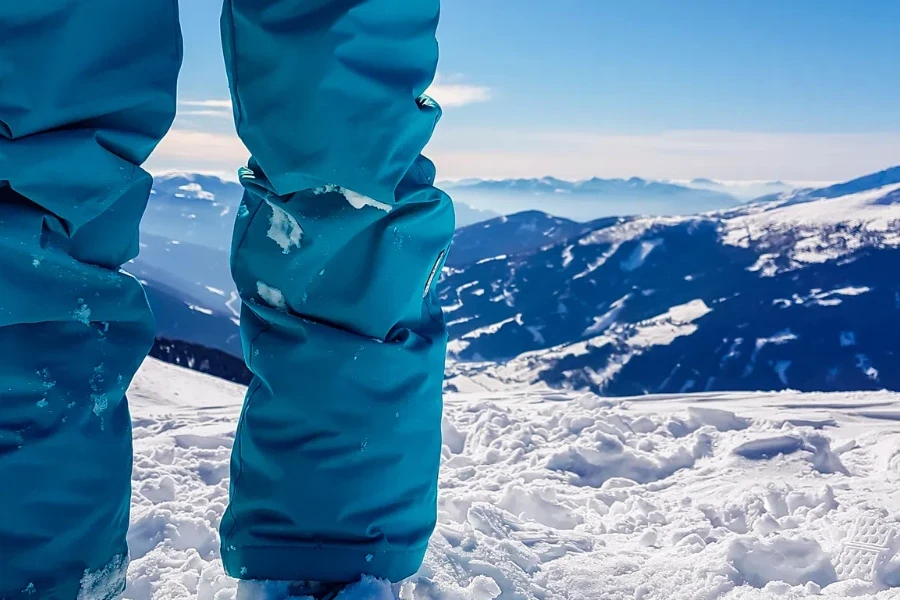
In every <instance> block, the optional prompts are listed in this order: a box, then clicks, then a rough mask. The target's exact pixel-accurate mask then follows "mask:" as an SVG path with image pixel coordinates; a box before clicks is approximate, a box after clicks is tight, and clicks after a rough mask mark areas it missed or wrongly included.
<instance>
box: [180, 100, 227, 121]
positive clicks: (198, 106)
mask: <svg viewBox="0 0 900 600" xmlns="http://www.w3.org/2000/svg"><path fill="white" fill-rule="evenodd" d="M183 107H184V108H183ZM233 114H234V113H233V112H232V110H231V100H227V99H226V100H182V101H180V102H179V103H178V115H179V116H186V117H211V118H214V119H231V118H232V117H233Z"/></svg>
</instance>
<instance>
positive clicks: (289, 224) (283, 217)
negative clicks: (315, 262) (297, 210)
mask: <svg viewBox="0 0 900 600" xmlns="http://www.w3.org/2000/svg"><path fill="white" fill-rule="evenodd" d="M268 204H269V207H270V208H271V209H272V215H271V216H270V217H269V231H268V233H267V235H268V236H269V239H270V240H272V241H273V242H275V243H276V244H278V246H279V247H280V248H281V252H282V253H283V254H287V253H289V252H290V251H291V247H296V248H299V247H300V240H301V238H302V237H303V228H302V227H300V224H299V223H298V222H297V219H295V218H294V217H293V216H291V215H290V214H288V213H287V211H285V210H284V209H283V208H281V207H279V206H275V205H274V204H272V203H271V202H270V203H268Z"/></svg>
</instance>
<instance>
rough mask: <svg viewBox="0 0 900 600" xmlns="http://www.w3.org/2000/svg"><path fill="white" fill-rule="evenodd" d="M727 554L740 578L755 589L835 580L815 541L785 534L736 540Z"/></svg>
mask: <svg viewBox="0 0 900 600" xmlns="http://www.w3.org/2000/svg"><path fill="white" fill-rule="evenodd" d="M728 557H729V560H730V561H731V563H732V564H733V565H734V567H735V569H736V570H737V572H738V574H739V575H740V576H741V577H742V578H743V580H744V581H746V582H747V583H748V584H749V585H752V586H753V587H756V588H765V587H766V586H767V585H768V584H769V583H772V582H781V583H786V584H788V586H801V585H805V584H806V583H809V582H813V583H815V584H816V585H817V586H819V587H820V588H821V587H824V586H827V585H829V584H831V583H834V582H835V581H837V574H836V573H835V570H834V565H832V564H831V560H830V557H829V556H828V555H827V554H826V553H825V552H824V551H823V550H822V547H821V546H820V545H819V544H818V542H816V541H815V540H808V539H802V538H800V539H794V538H790V537H786V536H775V537H774V538H773V539H771V540H760V539H758V538H750V539H737V540H735V541H734V542H732V544H731V548H730V549H729V553H728Z"/></svg>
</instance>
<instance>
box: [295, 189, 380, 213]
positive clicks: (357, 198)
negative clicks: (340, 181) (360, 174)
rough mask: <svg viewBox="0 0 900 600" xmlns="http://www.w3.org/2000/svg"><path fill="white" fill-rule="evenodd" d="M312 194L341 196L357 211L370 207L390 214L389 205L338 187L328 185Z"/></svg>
mask: <svg viewBox="0 0 900 600" xmlns="http://www.w3.org/2000/svg"><path fill="white" fill-rule="evenodd" d="M313 193H314V194H333V193H336V194H341V195H342V196H344V198H345V199H346V200H347V202H348V203H349V204H350V206H352V207H353V208H355V209H357V210H361V209H363V208H365V207H366V206H370V207H372V208H377V209H378V210H383V211H384V212H391V209H392V208H393V207H392V206H391V205H390V204H385V203H384V202H379V201H378V200H374V199H372V198H369V197H368V196H363V195H362V194H358V193H356V192H354V191H353V190H348V189H347V188H342V187H340V186H338V185H333V184H328V185H324V186H322V187H319V188H316V189H314V190H313Z"/></svg>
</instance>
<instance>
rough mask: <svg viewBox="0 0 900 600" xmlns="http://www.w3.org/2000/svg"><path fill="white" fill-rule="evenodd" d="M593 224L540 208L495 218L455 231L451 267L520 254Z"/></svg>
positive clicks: (566, 237)
mask: <svg viewBox="0 0 900 600" xmlns="http://www.w3.org/2000/svg"><path fill="white" fill-rule="evenodd" d="M590 229H591V224H586V223H577V222H575V221H571V220H569V219H563V218H560V217H553V216H550V215H548V214H546V213H542V212H540V211H536V210H533V211H527V212H521V213H517V214H514V215H510V216H507V217H496V218H494V219H490V220H488V221H483V222H481V223H478V224H476V225H471V226H469V227H464V228H462V229H458V230H457V231H456V235H455V236H454V237H453V246H452V247H451V248H450V254H449V256H448V257H447V263H446V265H447V266H448V267H459V266H464V265H467V264H470V263H473V262H476V261H478V260H482V259H488V258H491V257H493V256H497V255H499V254H504V253H509V254H520V253H522V252H527V251H529V250H536V249H537V248H540V247H541V246H545V245H547V244H552V243H554V242H558V241H561V240H567V239H569V238H571V237H574V236H576V235H578V234H579V233H582V232H585V231H589V230H590Z"/></svg>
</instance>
